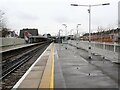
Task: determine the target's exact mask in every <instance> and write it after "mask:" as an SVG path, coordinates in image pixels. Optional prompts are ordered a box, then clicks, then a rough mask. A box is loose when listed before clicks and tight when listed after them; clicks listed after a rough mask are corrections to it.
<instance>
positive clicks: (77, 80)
mask: <svg viewBox="0 0 120 90" xmlns="http://www.w3.org/2000/svg"><path fill="white" fill-rule="evenodd" d="M66 47H67V49H65V48H66ZM87 56H88V52H87V51H85V50H82V49H76V47H73V46H70V45H66V44H63V45H62V44H60V45H59V44H55V49H54V87H55V88H118V80H119V78H118V68H119V65H117V64H115V63H112V62H110V61H109V60H105V59H102V58H101V57H100V56H99V55H92V60H89V59H88V57H87Z"/></svg>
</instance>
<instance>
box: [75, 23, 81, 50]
mask: <svg viewBox="0 0 120 90" xmlns="http://www.w3.org/2000/svg"><path fill="white" fill-rule="evenodd" d="M79 25H81V24H77V34H76V47H77V45H78V42H77V38H78V26H79ZM77 49H78V47H77Z"/></svg>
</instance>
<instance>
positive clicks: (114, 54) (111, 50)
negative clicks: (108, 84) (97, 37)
mask: <svg viewBox="0 0 120 90" xmlns="http://www.w3.org/2000/svg"><path fill="white" fill-rule="evenodd" d="M68 43H69V44H72V45H75V46H76V41H73V40H72V41H68ZM77 43H78V44H77V47H80V48H82V49H85V50H88V46H89V42H85V41H77ZM91 51H92V53H96V54H99V55H101V56H104V57H105V58H107V59H109V60H111V61H112V62H120V60H119V58H118V55H119V54H120V45H118V44H107V43H96V42H92V43H91Z"/></svg>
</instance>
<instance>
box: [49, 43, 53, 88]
mask: <svg viewBox="0 0 120 90" xmlns="http://www.w3.org/2000/svg"><path fill="white" fill-rule="evenodd" d="M53 88H54V44H53V48H52V70H51V80H50V90H53Z"/></svg>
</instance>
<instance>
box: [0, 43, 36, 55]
mask: <svg viewBox="0 0 120 90" xmlns="http://www.w3.org/2000/svg"><path fill="white" fill-rule="evenodd" d="M34 44H35V43H34ZM34 44H20V45H12V46H5V47H0V53H2V52H7V51H10V50H14V49H18V48H22V47H27V46H31V45H34Z"/></svg>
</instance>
